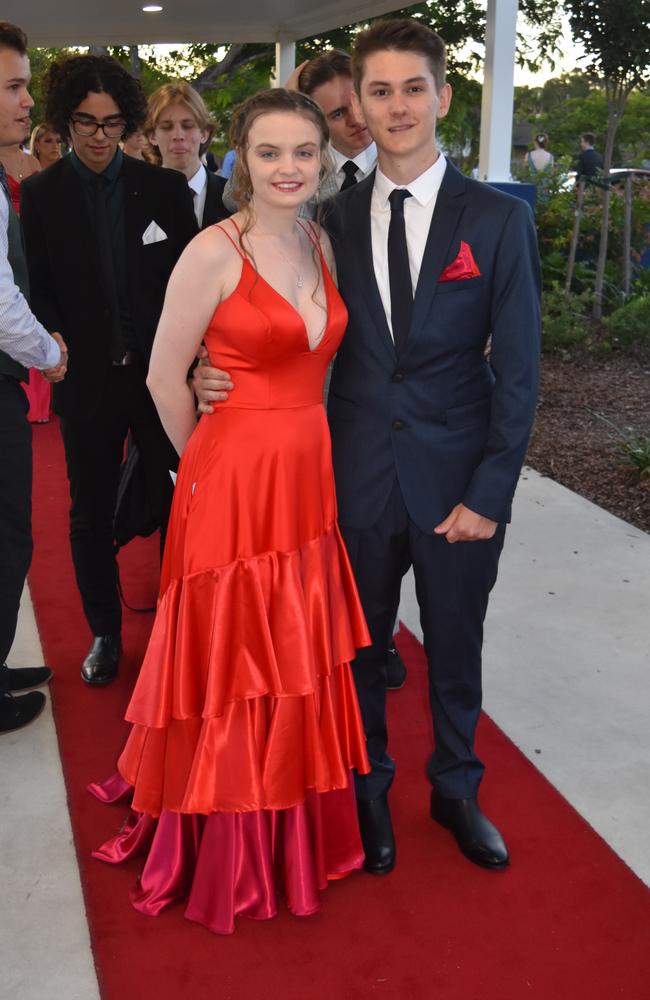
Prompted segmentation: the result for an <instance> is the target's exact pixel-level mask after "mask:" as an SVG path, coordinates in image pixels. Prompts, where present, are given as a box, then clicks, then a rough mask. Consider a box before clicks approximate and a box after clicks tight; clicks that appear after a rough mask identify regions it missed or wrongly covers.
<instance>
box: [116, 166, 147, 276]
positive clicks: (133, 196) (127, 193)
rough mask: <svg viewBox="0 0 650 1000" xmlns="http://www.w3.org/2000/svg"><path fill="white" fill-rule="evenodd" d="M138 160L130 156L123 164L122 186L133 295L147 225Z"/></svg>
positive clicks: (125, 236)
mask: <svg viewBox="0 0 650 1000" xmlns="http://www.w3.org/2000/svg"><path fill="white" fill-rule="evenodd" d="M134 163H137V160H132V159H130V158H129V157H128V156H125V157H124V160H123V162H122V184H123V185H124V187H123V194H124V243H125V250H126V264H127V274H128V276H129V286H130V288H131V294H132V296H133V294H134V293H137V287H136V288H134V287H133V282H134V280H135V282H136V283H137V281H138V277H137V276H138V275H139V273H140V268H139V254H138V251H139V248H140V246H141V245H142V234H143V232H144V230H145V228H146V225H147V223H145V222H143V217H142V213H143V212H144V211H145V206H144V205H143V201H142V198H143V195H142V192H141V190H140V184H139V181H138V176H137V168H136V170H134V169H133V164H134Z"/></svg>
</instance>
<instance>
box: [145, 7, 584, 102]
mask: <svg viewBox="0 0 650 1000" xmlns="http://www.w3.org/2000/svg"><path fill="white" fill-rule="evenodd" d="M519 27H520V30H521V25H520V26H519ZM148 48H151V49H154V50H155V51H156V52H157V53H158V54H160V55H163V54H164V55H166V54H168V53H169V52H172V51H174V50H176V51H182V50H183V49H184V48H185V46H184V45H183V44H181V43H178V44H172V45H152V46H142V50H143V52H144V50H146V49H148ZM583 52H584V50H583V49H582V48H581V47H578V46H576V45H575V44H574V42H573V39H572V37H571V31H570V29H569V22H568V19H567V18H564V19H563V40H562V43H561V53H560V54H559V55H558V56H556V58H555V64H551V63H550V62H548V63H546V64H545V65H544V66H543V67H542V68H541V69H540V70H539V72H537V73H531V72H530V71H529V70H527V69H525V68H524V67H522V66H518V65H517V64H516V63H515V74H514V83H515V87H537V86H541V85H542V84H543V83H544V82H545V81H546V80H549V79H551V77H554V76H560V75H561V74H562V73H568V72H570V71H571V70H573V69H576V67H577V68H580V63H579V59H580V56H581V54H582V53H583ZM482 75H483V74H482V72H481V71H479V72H477V74H476V78H477V79H479V80H480V79H481V78H482Z"/></svg>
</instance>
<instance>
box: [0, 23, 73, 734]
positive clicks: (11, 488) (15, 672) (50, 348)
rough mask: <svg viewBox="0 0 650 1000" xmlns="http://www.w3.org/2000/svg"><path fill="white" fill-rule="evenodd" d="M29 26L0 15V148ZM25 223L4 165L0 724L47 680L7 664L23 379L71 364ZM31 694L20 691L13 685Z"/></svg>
mask: <svg viewBox="0 0 650 1000" xmlns="http://www.w3.org/2000/svg"><path fill="white" fill-rule="evenodd" d="M30 78H31V73H30V68H29V59H28V57H27V38H26V36H25V34H24V32H23V31H22V30H21V29H20V28H17V27H16V26H15V25H13V24H9V23H8V22H7V21H0V149H5V148H8V147H9V148H11V147H15V146H16V144H17V143H19V142H21V141H22V140H23V138H24V136H25V132H26V131H27V130H28V129H29V125H30V120H29V112H30V109H31V108H32V107H33V104H34V101H33V100H32V98H31V97H30V95H29V91H28V89H27V88H28V85H29V81H30ZM28 294H29V282H28V279H27V266H26V263H25V256H24V252H23V246H22V239H21V233H20V224H19V222H18V217H17V215H16V213H15V211H14V208H13V206H12V204H11V199H10V197H9V191H8V186H7V178H6V174H5V171H4V167H0V453H1V454H2V462H1V463H0V732H11V731H13V730H14V729H20V728H21V727H22V726H26V725H27V724H28V723H29V722H31V721H32V720H33V719H35V718H36V716H37V715H39V713H40V712H41V710H42V709H43V706H44V704H45V695H44V694H43V693H42V692H41V691H32V690H29V689H30V688H34V687H39V686H40V685H42V684H45V683H46V682H47V681H49V679H50V677H51V676H52V671H51V670H50V668H49V667H23V668H16V669H9V667H8V666H7V664H6V662H5V661H6V658H7V656H8V654H9V651H10V649H11V646H12V644H13V641H14V636H15V634H16V626H17V622H18V609H19V606H20V597H21V594H22V591H23V586H24V584H25V577H26V576H27V570H28V569H29V564H30V562H31V556H32V528H31V505H32V431H31V427H30V425H29V423H28V422H27V416H26V414H27V397H26V396H25V393H24V392H23V389H22V388H21V385H20V383H21V382H27V379H28V371H27V369H28V368H31V367H34V368H39V369H40V370H41V371H42V372H43V374H44V375H45V377H46V378H47V379H48V380H49V381H51V382H57V381H60V380H61V379H62V378H63V377H64V375H65V372H66V366H67V351H66V346H65V344H64V342H63V339H62V337H61V336H60V334H58V333H54V334H52V335H51V336H50V334H49V333H48V332H47V331H46V330H45V329H44V328H43V327H42V326H41V324H40V323H39V322H38V320H37V319H36V317H35V316H34V314H33V313H32V312H31V310H30V308H29V305H28V302H27V296H28ZM18 691H27V692H28V693H27V694H20V695H18V696H15V692H18Z"/></svg>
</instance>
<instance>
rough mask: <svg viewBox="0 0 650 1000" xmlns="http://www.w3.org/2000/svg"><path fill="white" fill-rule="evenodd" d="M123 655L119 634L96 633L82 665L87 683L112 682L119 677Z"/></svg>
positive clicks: (83, 675) (82, 672)
mask: <svg viewBox="0 0 650 1000" xmlns="http://www.w3.org/2000/svg"><path fill="white" fill-rule="evenodd" d="M121 655H122V641H121V639H120V637H119V635H96V636H95V637H94V639H93V644H92V646H91V647H90V649H89V650H88V655H87V656H86V659H85V660H84V661H83V663H82V665H81V676H82V677H83V679H84V680H85V681H86V683H87V684H96V685H98V686H99V685H101V684H110V683H111V681H114V680H115V678H116V677H117V667H118V664H119V662H120V656H121Z"/></svg>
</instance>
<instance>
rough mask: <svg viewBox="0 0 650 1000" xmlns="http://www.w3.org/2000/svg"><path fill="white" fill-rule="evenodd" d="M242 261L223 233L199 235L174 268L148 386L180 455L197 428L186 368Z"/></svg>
mask: <svg viewBox="0 0 650 1000" xmlns="http://www.w3.org/2000/svg"><path fill="white" fill-rule="evenodd" d="M239 271H240V261H239V257H238V256H237V254H236V252H235V250H234V249H233V247H232V246H231V245H230V243H229V242H228V240H227V239H226V237H225V236H224V235H223V234H222V233H218V232H215V231H214V228H212V227H211V228H210V229H206V230H205V231H204V232H202V233H200V234H199V235H198V236H197V237H196V238H195V239H193V240H192V242H191V243H190V244H189V245H188V247H187V248H186V249H185V250H184V252H183V254H182V255H181V257H180V260H179V261H178V263H177V265H176V267H175V268H174V270H173V272H172V275H171V278H170V279H169V284H168V286H167V293H166V295H165V304H164V306H163V311H162V315H161V317H160V322H159V323H158V329H157V331H156V336H155V339H154V343H153V350H152V352H151V362H150V364H149V374H148V375H147V386H148V388H149V391H150V393H151V395H152V397H153V400H154V403H155V404H156V409H157V410H158V414H159V416H160V420H161V422H162V425H163V427H164V428H165V431H166V433H167V436H168V437H169V439H170V441H171V442H172V444H173V445H174V448H175V449H176V451H177V452H178V454H179V455H180V454H182V452H183V450H184V448H185V445H186V444H187V442H188V441H189V438H190V436H191V434H192V432H193V430H194V428H195V427H196V412H195V407H194V399H193V395H192V392H191V390H190V388H189V387H188V385H187V372H188V370H189V368H190V365H191V364H192V361H193V360H194V358H195V357H196V352H197V350H198V347H199V344H200V343H201V341H202V339H203V335H204V333H205V331H206V329H207V327H208V325H209V323H210V320H211V319H212V314H213V313H214V310H215V309H216V307H217V305H218V304H219V302H221V300H222V299H223V298H226V297H227V296H228V295H229V294H230V293H231V292H232V291H233V289H234V288H235V286H236V284H237V282H238V280H239Z"/></svg>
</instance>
